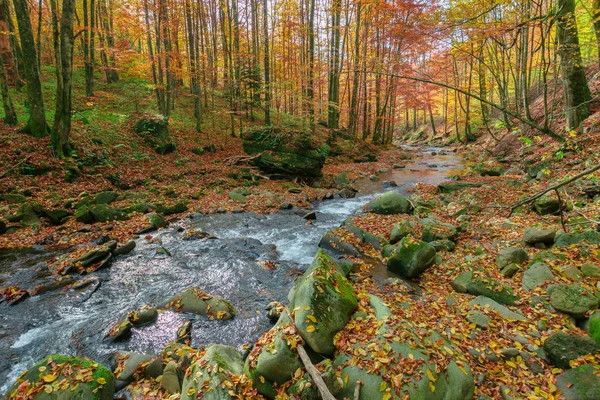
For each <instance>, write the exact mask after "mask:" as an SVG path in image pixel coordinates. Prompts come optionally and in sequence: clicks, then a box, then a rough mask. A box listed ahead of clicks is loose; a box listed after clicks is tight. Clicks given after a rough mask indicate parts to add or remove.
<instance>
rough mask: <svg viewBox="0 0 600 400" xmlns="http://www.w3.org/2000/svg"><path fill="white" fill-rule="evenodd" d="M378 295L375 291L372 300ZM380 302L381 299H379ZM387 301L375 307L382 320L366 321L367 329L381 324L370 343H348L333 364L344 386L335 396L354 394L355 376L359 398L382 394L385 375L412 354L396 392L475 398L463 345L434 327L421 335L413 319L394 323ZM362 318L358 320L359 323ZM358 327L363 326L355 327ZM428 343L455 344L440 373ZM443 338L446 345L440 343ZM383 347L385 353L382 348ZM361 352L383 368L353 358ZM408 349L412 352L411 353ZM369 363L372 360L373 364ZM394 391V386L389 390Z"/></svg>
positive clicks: (436, 399)
mask: <svg viewBox="0 0 600 400" xmlns="http://www.w3.org/2000/svg"><path fill="white" fill-rule="evenodd" d="M373 297H374V296H372V299H373ZM380 303H382V302H380ZM386 309H387V307H385V306H379V307H377V310H376V318H377V319H378V320H379V321H373V320H372V319H371V318H372V317H371V318H370V319H369V320H365V321H363V322H362V324H364V329H365V330H369V329H372V328H371V327H372V326H373V325H375V326H377V325H376V324H377V322H379V323H380V324H381V326H380V328H379V329H377V330H376V332H375V334H373V335H369V343H368V346H367V345H366V343H363V342H359V343H356V344H347V347H346V348H342V349H341V351H340V352H339V354H338V355H337V356H336V358H335V360H334V369H335V370H341V375H338V376H341V377H342V382H341V383H342V388H341V390H340V392H339V393H338V395H337V398H349V399H351V398H354V391H355V388H356V381H357V380H360V381H361V382H362V385H361V388H360V397H359V399H361V400H371V399H381V398H382V396H384V395H385V394H386V393H387V392H386V388H389V386H388V385H386V383H385V381H384V379H383V377H382V375H383V374H384V373H386V371H389V370H390V369H392V368H395V367H397V366H398V365H399V364H401V363H406V362H409V361H408V360H409V359H412V360H415V363H414V364H412V365H413V366H414V367H413V368H412V371H413V373H412V374H407V373H405V374H404V375H403V376H402V379H401V380H399V381H398V383H399V385H400V387H398V388H397V389H398V392H399V393H403V394H405V395H406V396H407V398H410V399H427V400H430V399H431V400H442V399H443V400H465V399H472V398H473V391H474V386H475V385H474V379H473V375H472V373H471V370H470V368H469V365H468V364H467V363H466V359H465V356H464V354H463V353H462V352H461V350H460V349H459V348H458V347H456V346H455V345H454V344H453V343H451V342H449V341H447V340H446V339H445V338H444V337H443V336H441V335H440V334H438V333H437V332H431V333H429V334H427V335H426V336H425V337H423V336H420V335H417V333H416V332H417V330H418V328H417V327H416V325H414V324H413V323H412V322H411V321H405V320H401V321H398V322H395V325H393V326H392V325H390V324H389V323H388V322H386V321H387V317H386V315H389V309H387V310H386ZM356 323H357V324H358V323H361V322H360V321H357V322H356ZM355 329H362V328H361V327H357V328H355ZM399 331H401V332H403V334H405V337H404V340H402V341H394V340H389V339H388V338H387V337H388V336H389V335H392V336H393V335H394V333H392V332H399ZM425 343H438V344H439V345H440V348H441V347H442V346H443V347H447V348H448V349H451V351H452V354H453V355H454V356H453V358H452V359H451V360H450V362H449V363H448V364H447V367H446V368H445V369H442V370H441V371H440V372H439V373H437V372H436V371H437V366H436V364H435V361H434V360H433V359H432V358H430V357H429V356H428V354H430V353H429V352H430V350H429V348H428V347H427V346H426V345H425ZM442 343H443V344H442ZM381 349H386V350H385V357H382V356H381V353H382V352H383V351H384V350H381ZM355 354H359V355H360V356H359V357H360V358H361V359H362V358H364V359H365V360H368V361H367V362H368V363H371V362H375V360H377V362H379V364H380V365H381V367H380V368H373V369H372V368H366V367H363V366H362V365H360V364H357V363H356V362H353V360H356V358H357V356H356V355H355ZM409 354H410V356H409ZM369 365H370V364H369ZM391 393H392V394H393V393H394V392H393V391H392V392H391Z"/></svg>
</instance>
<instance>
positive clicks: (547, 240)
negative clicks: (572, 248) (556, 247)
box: [523, 227, 556, 245]
mask: <svg viewBox="0 0 600 400" xmlns="http://www.w3.org/2000/svg"><path fill="white" fill-rule="evenodd" d="M555 236H556V229H552V228H545V229H544V228H538V227H532V228H527V229H526V230H525V233H524V234H523V241H524V242H525V243H527V244H530V245H535V244H536V243H544V244H546V245H551V244H553V243H554V237H555Z"/></svg>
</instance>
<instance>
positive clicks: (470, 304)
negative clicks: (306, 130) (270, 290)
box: [117, 137, 600, 399]
mask: <svg viewBox="0 0 600 400" xmlns="http://www.w3.org/2000/svg"><path fill="white" fill-rule="evenodd" d="M595 140H597V138H596V137H591V138H589V139H588V140H586V143H587V144H588V145H589V146H587V147H585V148H581V151H580V152H577V153H575V152H571V153H569V152H566V154H563V157H562V158H561V160H556V161H552V163H550V161H551V160H552V159H549V158H546V160H544V159H543V158H542V156H544V154H545V153H549V154H546V155H545V157H551V156H552V157H555V155H556V153H557V149H554V148H546V149H540V148H538V149H537V150H536V152H533V153H532V154H529V158H530V159H531V160H533V162H525V163H523V164H520V163H516V164H513V165H511V166H510V168H507V167H503V171H502V172H500V173H501V174H504V175H502V176H496V175H498V171H499V170H500V167H501V166H499V165H497V164H494V165H492V164H483V165H482V164H481V163H480V161H481V158H480V154H477V150H475V151H472V152H471V153H470V154H468V155H467V158H468V159H469V160H470V162H471V163H470V166H471V171H470V172H468V173H467V174H463V175H462V176H461V179H460V180H458V181H454V182H448V183H446V184H441V185H440V184H437V182H435V184H433V185H432V184H424V183H420V184H417V185H416V186H415V188H414V193H412V194H411V195H410V197H409V198H408V200H409V201H404V200H399V202H398V204H399V205H400V208H399V209H397V210H394V211H393V212H392V213H388V212H385V213H384V214H382V213H381V212H382V211H381V209H378V208H377V207H374V206H370V207H368V209H367V210H366V211H368V212H365V213H363V214H359V215H356V216H351V218H350V219H346V220H344V221H343V223H342V224H341V226H340V227H339V228H336V226H333V227H332V231H331V232H329V234H326V235H324V237H323V240H321V245H320V246H321V247H323V248H326V249H329V251H330V252H331V257H332V258H331V259H329V258H327V256H325V255H323V253H320V255H319V256H318V257H317V258H316V261H315V263H314V264H313V266H312V267H311V268H310V269H308V270H307V272H305V273H304V277H303V278H301V279H300V280H299V281H298V282H297V283H296V287H297V288H301V287H303V288H304V289H303V290H302V293H305V294H306V293H314V294H315V299H317V298H319V293H328V294H329V296H328V297H327V298H326V299H325V300H324V301H326V303H322V302H319V301H317V302H314V301H312V300H311V297H310V296H308V297H306V295H304V296H301V295H300V294H298V293H299V289H296V290H293V291H292V292H291V294H290V296H289V302H290V303H289V304H290V306H289V307H288V311H287V314H289V317H291V320H290V318H289V317H286V315H287V314H286V313H283V314H282V317H280V319H279V322H278V324H277V325H276V326H275V328H273V329H271V330H270V331H269V332H267V333H266V334H265V335H263V336H262V337H261V338H260V339H259V340H258V341H257V345H256V346H255V347H254V348H253V350H252V351H251V352H249V354H248V352H244V354H243V355H242V354H238V353H236V352H235V351H234V350H232V349H230V348H221V347H218V346H217V347H209V348H208V349H205V348H202V347H199V348H197V349H194V348H191V349H189V348H185V349H184V350H181V351H180V352H178V353H177V356H178V357H177V362H176V363H175V364H176V365H175V366H171V367H170V368H175V370H177V369H180V370H182V371H183V370H187V371H188V372H187V373H186V374H185V375H186V377H185V378H183V379H180V380H179V382H178V384H179V388H180V389H182V388H183V389H185V390H184V392H183V394H182V396H181V397H182V398H188V397H193V396H194V395H195V394H196V393H200V392H202V391H203V390H204V391H205V390H206V389H207V387H208V386H204V385H205V384H207V382H206V381H205V379H208V378H210V379H212V380H214V381H215V382H219V385H220V384H221V383H222V385H221V386H218V387H216V386H212V385H210V381H208V385H209V386H211V387H212V393H215V394H218V393H221V395H222V396H223V398H226V397H227V396H228V394H227V391H229V390H232V391H234V392H235V393H237V394H239V395H242V396H248V397H253V398H257V396H258V395H257V392H260V393H262V394H263V395H266V396H269V397H273V396H275V393H276V392H277V391H278V392H279V393H280V395H282V396H284V394H285V395H290V394H293V393H295V394H299V395H301V396H309V397H310V396H314V395H316V394H315V392H314V390H315V384H314V382H313V381H312V378H311V377H309V376H308V375H307V373H306V372H305V371H304V370H303V369H302V364H299V362H300V361H299V360H298V358H297V356H296V347H297V345H298V344H302V345H303V346H304V347H306V348H307V349H308V350H309V351H310V349H312V350H314V351H315V353H320V354H322V355H323V354H324V355H326V356H327V357H326V358H325V359H323V358H322V356H318V355H317V354H314V353H312V352H311V355H312V356H313V358H312V360H313V362H314V363H315V364H316V365H317V368H318V369H319V371H320V372H321V373H322V375H323V377H324V378H325V383H326V384H327V386H328V389H329V390H330V391H332V392H334V393H337V396H338V398H341V397H351V396H353V394H354V392H355V391H356V387H357V385H356V384H355V382H356V380H360V381H361V382H363V385H360V389H359V392H360V396H361V397H360V398H363V399H367V398H368V399H370V398H379V397H381V398H386V399H387V398H403V396H404V397H406V396H409V397H410V398H411V399H412V398H423V399H431V398H438V397H439V398H445V399H466V398H473V397H474V396H479V398H494V399H500V398H503V399H505V398H535V399H537V398H559V396H561V395H562V396H565V397H566V398H567V399H582V398H583V399H585V398H590V399H594V398H597V395H598V391H599V390H600V383H599V381H600V378H598V377H597V376H596V375H595V372H596V373H597V368H598V365H599V363H598V361H600V360H599V357H598V352H597V344H596V342H595V340H594V339H593V338H596V337H597V335H598V334H600V332H598V331H597V329H598V324H597V323H596V322H594V321H595V320H596V319H597V317H599V316H600V315H597V314H596V313H594V312H593V311H594V310H595V309H596V308H598V297H597V296H596V293H597V290H598V289H597V287H598V281H599V278H600V273H599V272H598V271H600V267H599V265H600V259H599V258H600V257H599V252H598V244H599V243H600V237H599V236H598V233H597V232H596V231H595V230H593V229H592V230H590V229H589V226H590V225H592V226H593V223H592V222H591V221H590V219H591V220H593V219H594V215H598V211H599V210H598V202H597V201H596V200H597V198H596V196H597V195H598V193H600V192H598V193H596V192H594V191H593V190H592V189H593V187H594V186H596V184H595V179H597V178H593V177H591V176H587V177H586V179H584V180H582V181H579V182H577V183H576V184H573V185H571V186H570V187H568V188H567V190H565V192H564V193H561V196H562V197H561V198H560V199H558V198H552V197H551V198H548V197H545V198H542V199H541V200H539V201H536V202H535V203H532V204H526V205H525V206H523V207H519V208H516V209H515V210H514V212H512V213H510V211H511V207H510V205H511V204H514V203H515V202H517V201H518V200H519V199H521V198H524V197H525V196H527V195H531V194H534V193H535V192H536V191H538V190H541V189H543V188H545V187H549V185H552V184H553V183H556V182H557V181H561V180H562V179H564V177H565V176H566V175H570V176H574V175H575V174H577V173H579V172H581V171H583V170H585V169H586V168H587V167H589V166H590V165H589V164H592V166H593V163H595V162H597V161H596V159H597V155H595V153H594V148H597V147H594V146H593V144H594V143H595ZM525 150H527V149H525ZM559 161H560V162H559ZM567 199H569V200H567ZM570 199H573V200H574V201H572V202H571V201H570ZM365 200H366V199H365ZM561 201H562V202H564V203H565V206H568V207H566V208H565V209H564V211H565V212H566V213H563V212H561V210H562V208H561ZM567 201H569V203H568V204H567ZM324 204H326V203H324ZM411 208H412V209H411ZM509 213H510V214H509ZM240 215H242V214H240ZM561 215H562V217H561ZM586 217H587V218H586ZM206 226H210V224H208V225H206ZM249 226H251V225H249ZM565 228H566V230H567V232H564V230H565ZM249 230H252V229H249ZM432 249H433V250H432ZM407 252H408V253H407ZM258 253H260V251H259V252H258ZM339 257H341V260H345V261H346V262H350V264H347V263H341V264H338V262H337V261H336V260H337V259H338V258H339ZM265 261H268V259H267V260H265ZM263 265H265V266H266V268H265V269H269V268H271V267H272V266H273V265H272V264H269V263H268V262H263ZM332 268H333V269H332ZM277 270H279V272H280V273H282V272H283V271H281V269H280V267H276V268H275V271H277ZM390 270H392V271H396V273H398V274H399V276H398V275H393V274H390V272H389V271H390ZM300 273H301V271H300ZM346 274H347V275H346ZM212 277H214V276H212ZM319 277H321V278H322V277H327V279H324V280H323V281H322V283H326V282H329V284H331V285H332V286H328V284H325V286H322V285H321V284H320V283H319V282H320V280H319V279H321V278H319ZM259 279H260V278H259ZM290 282H291V281H290ZM251 286H252V285H251ZM319 287H320V288H321V289H322V290H323V291H324V292H321V290H319ZM309 288H312V289H311V290H312V292H311V291H310V290H309ZM224 293H227V291H224ZM350 293H351V296H350ZM217 294H219V295H220V294H221V293H217ZM223 296H224V297H225V298H226V294H225V295H223ZM299 296H300V297H299ZM339 296H342V298H346V299H347V301H346V302H344V301H341V300H340V298H339ZM348 296H350V298H353V299H355V300H354V301H352V300H351V299H350V298H349V297H348ZM336 298H338V299H337V300H336ZM348 299H350V300H348ZM287 301H288V300H285V299H282V300H281V301H280V303H282V304H286V303H287ZM327 302H329V303H327ZM340 304H347V305H346V306H344V307H342V308H340ZM306 307H308V309H306ZM274 309H275V310H278V311H279V312H281V311H282V309H281V308H280V307H279V306H276V307H274ZM323 312H325V315H324V314H323ZM327 313H331V315H329V316H328V315H327ZM275 314H277V313H275ZM236 318H238V317H237V316H236V317H235V318H234V319H233V320H236ZM260 318H264V316H263V317H260ZM286 318H287V319H286ZM233 320H232V321H233ZM334 321H335V323H334ZM175 325H177V324H175ZM311 327H312V328H311ZM325 333H326V334H325ZM171 335H172V334H171ZM314 335H317V336H319V337H321V336H323V337H324V338H321V340H318V341H315V340H314V338H313V336H314ZM172 336H174V335H172ZM172 339H173V338H171V339H170V340H172ZM323 340H325V342H323ZM192 345H194V342H193V341H192ZM194 346H195V345H194ZM323 346H325V347H323ZM328 346H329V347H328ZM286 349H287V350H286ZM332 349H333V351H332ZM165 354H167V355H168V351H167V353H163V355H162V359H163V367H165V375H166V371H167V370H166V367H167V364H168V361H169V360H170V359H169V358H166V359H165ZM225 355H228V356H227V357H225ZM246 356H247V358H246V359H245V364H246V365H245V366H244V365H243V361H244V357H246ZM329 358H330V361H328V359H329ZM126 359H129V358H126ZM219 359H225V360H227V362H226V363H223V362H221V361H219ZM149 361H150V360H149ZM165 361H167V362H165ZM399 361H401V362H399ZM215 364H218V365H219V367H218V368H217V369H216V370H217V371H220V372H221V374H218V373H217V374H218V375H219V376H218V377H215V373H214V372H213V371H214V369H213V367H214V365H215ZM186 365H192V366H193V367H190V368H188V367H186ZM209 366H210V367H209ZM298 368H299V369H298ZM142 369H144V370H145V366H142ZM244 369H245V371H246V372H245V374H242V371H243V370H244ZM288 369H289V371H288ZM286 371H287V372H288V375H286ZM198 373H200V375H198ZM121 374H122V371H119V370H117V375H118V376H122V375H121ZM282 374H283V375H282ZM144 376H145V378H144V377H142V376H139V377H138V378H135V379H134V381H135V383H133V384H132V385H130V387H129V389H128V390H129V391H130V392H135V390H136V389H135V388H136V387H137V390H139V392H138V393H152V394H156V395H157V396H162V397H168V396H167V394H166V391H168V390H167V389H166V388H165V386H164V385H162V387H161V382H160V380H161V379H162V378H161V379H154V378H152V377H147V376H146V375H144ZM200 376H202V377H205V378H203V379H197V378H195V377H200ZM217 378H218V380H217ZM248 378H250V379H251V380H252V382H250V381H249V380H248ZM181 385H183V386H181ZM224 388H227V389H224ZM223 390H224V391H223ZM586 396H587V397H586ZM175 397H177V396H175Z"/></svg>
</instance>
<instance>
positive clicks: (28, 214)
mask: <svg viewBox="0 0 600 400" xmlns="http://www.w3.org/2000/svg"><path fill="white" fill-rule="evenodd" d="M21 213H22V217H21V225H22V226H26V227H32V226H39V225H41V224H42V221H40V219H39V217H38V216H37V213H36V212H35V209H34V206H33V205H31V204H30V203H25V204H23V206H22V207H21Z"/></svg>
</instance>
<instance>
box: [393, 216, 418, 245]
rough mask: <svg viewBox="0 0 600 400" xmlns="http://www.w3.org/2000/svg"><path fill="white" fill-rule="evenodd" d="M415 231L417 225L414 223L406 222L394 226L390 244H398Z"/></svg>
mask: <svg viewBox="0 0 600 400" xmlns="http://www.w3.org/2000/svg"><path fill="white" fill-rule="evenodd" d="M414 229H415V224H414V223H413V222H412V221H408V220H404V221H401V222H398V223H396V224H394V226H393V227H392V231H391V232H390V243H391V244H396V243H398V242H399V241H400V240H402V238H404V237H406V236H408V235H410V234H412V233H413V232H414Z"/></svg>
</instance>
